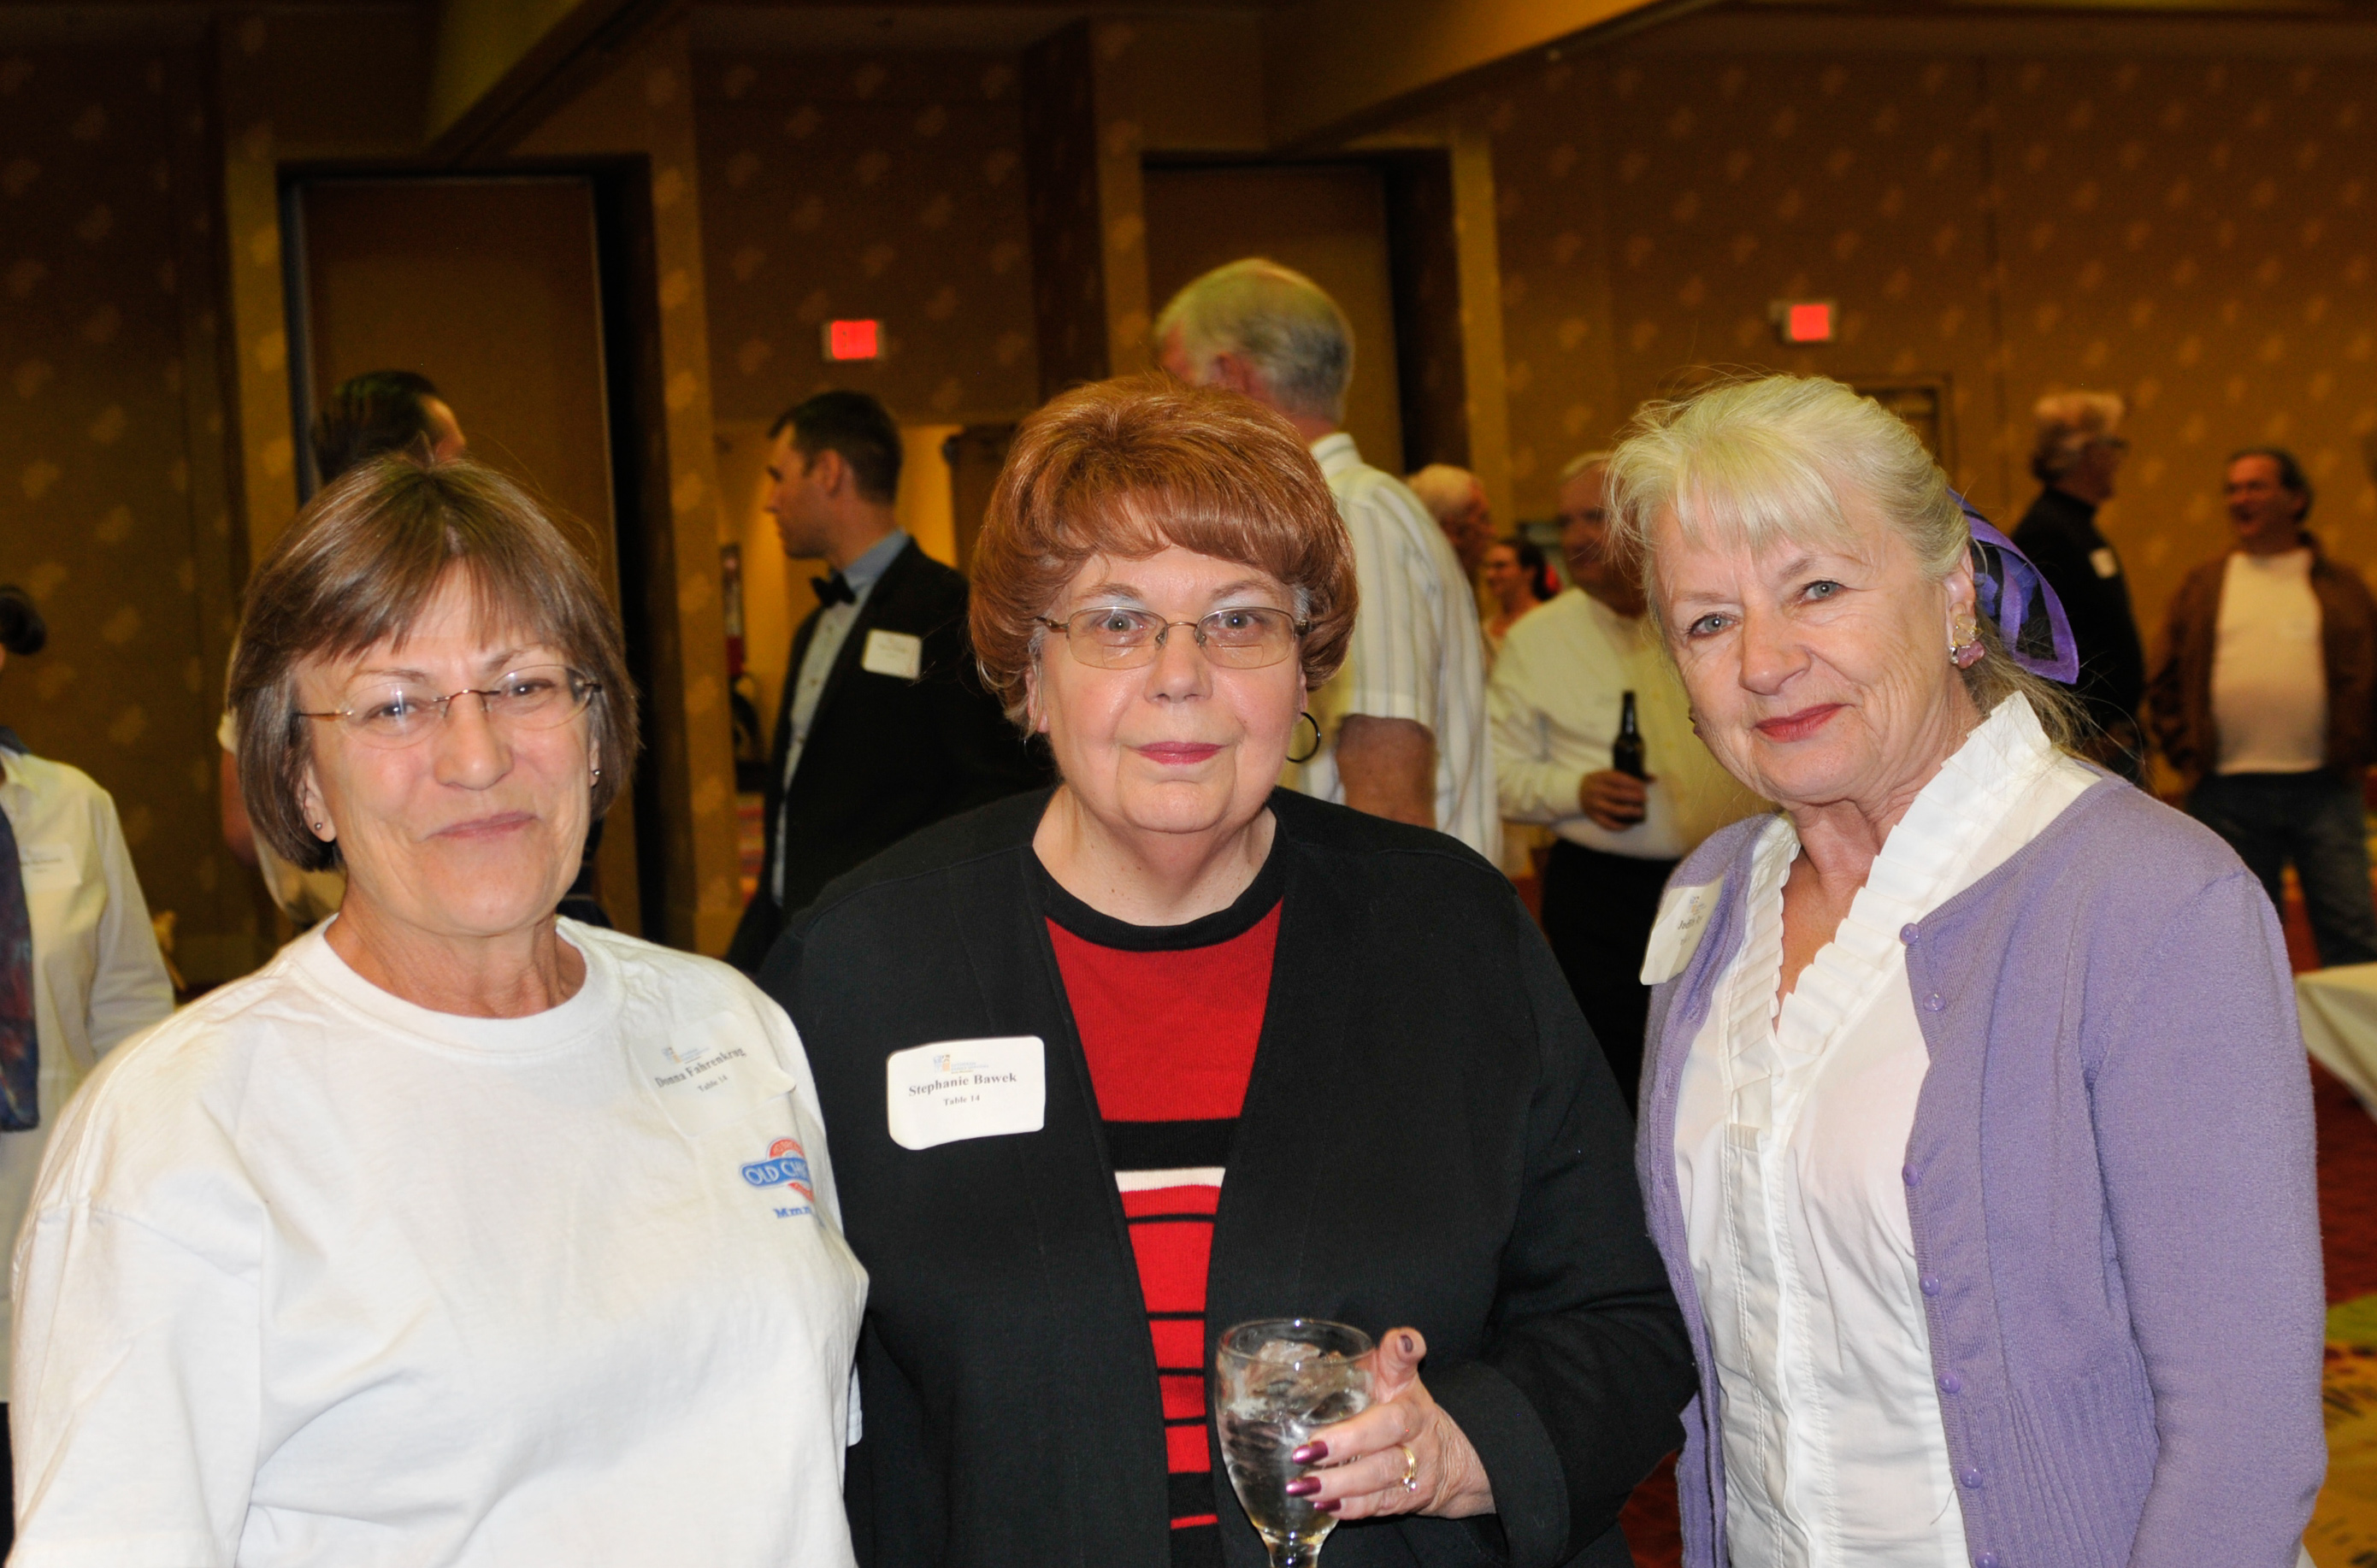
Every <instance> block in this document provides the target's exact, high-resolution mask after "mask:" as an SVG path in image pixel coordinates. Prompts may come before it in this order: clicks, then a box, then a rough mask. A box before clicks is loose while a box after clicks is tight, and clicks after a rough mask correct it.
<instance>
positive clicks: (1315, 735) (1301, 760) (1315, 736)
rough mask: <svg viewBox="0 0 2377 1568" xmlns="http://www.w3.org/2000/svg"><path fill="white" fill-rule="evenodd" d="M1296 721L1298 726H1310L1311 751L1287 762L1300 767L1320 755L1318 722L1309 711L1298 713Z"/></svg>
mask: <svg viewBox="0 0 2377 1568" xmlns="http://www.w3.org/2000/svg"><path fill="white" fill-rule="evenodd" d="M1296 723H1298V724H1310V725H1311V726H1312V749H1311V750H1309V751H1308V752H1306V753H1305V754H1304V755H1303V756H1301V757H1290V758H1289V759H1288V760H1289V761H1291V762H1294V763H1296V765H1297V766H1299V767H1301V766H1302V765H1303V764H1305V763H1307V762H1309V761H1311V760H1313V759H1314V758H1315V757H1318V756H1320V720H1319V719H1316V718H1314V717H1313V716H1312V714H1311V712H1310V711H1309V710H1307V711H1306V712H1301V713H1298V714H1297V715H1296Z"/></svg>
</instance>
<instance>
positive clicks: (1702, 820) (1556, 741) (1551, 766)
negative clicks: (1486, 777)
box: [1486, 588, 1761, 860]
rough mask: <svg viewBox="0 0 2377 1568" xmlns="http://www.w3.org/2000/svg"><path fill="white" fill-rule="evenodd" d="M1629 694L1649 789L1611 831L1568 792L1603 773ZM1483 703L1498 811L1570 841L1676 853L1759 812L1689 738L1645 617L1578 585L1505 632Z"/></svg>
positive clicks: (1671, 856)
mask: <svg viewBox="0 0 2377 1568" xmlns="http://www.w3.org/2000/svg"><path fill="white" fill-rule="evenodd" d="M1629 691H1631V692H1632V693H1634V712H1635V718H1636V721H1637V723H1638V724H1639V726H1640V728H1641V729H1642V752H1643V757H1644V760H1645V761H1646V763H1647V765H1648V770H1649V772H1650V774H1651V784H1650V788H1649V790H1648V791H1647V792H1646V793H1647V796H1648V799H1647V800H1646V802H1645V806H1644V811H1643V817H1642V820H1641V821H1639V822H1637V823H1635V824H1634V825H1633V826H1632V827H1630V828H1627V829H1624V830H1622V831H1620V832H1611V831H1610V830H1608V829H1607V828H1605V827H1603V826H1601V825H1600V824H1599V823H1597V822H1595V820H1593V819H1592V818H1590V817H1588V816H1586V815H1585V814H1584V812H1583V808H1581V807H1580V806H1579V804H1578V801H1577V790H1578V786H1579V785H1581V784H1583V782H1584V776H1585V775H1586V774H1587V773H1598V772H1607V770H1608V767H1609V748H1610V743H1611V742H1612V741H1614V740H1616V739H1617V738H1618V725H1619V719H1620V716H1621V712H1622V710H1623V706H1624V700H1625V695H1626V693H1627V692H1629ZM1486 706H1487V712H1489V713H1490V714H1491V715H1492V717H1493V722H1494V781H1495V784H1497V785H1498V786H1499V789H1500V791H1501V796H1502V815H1503V816H1504V817H1506V818H1508V819H1510V820H1511V821H1514V822H1541V823H1545V824H1547V825H1548V826H1549V827H1550V828H1551V830H1552V831H1553V832H1556V833H1558V834H1559V836H1560V837H1562V838H1564V839H1566V840H1568V841H1569V842H1570V843H1571V844H1583V846H1584V847H1585V848H1587V849H1597V850H1601V851H1603V852H1605V853H1607V854H1610V855H1625V856H1632V857H1634V858H1635V859H1638V860H1675V859H1679V858H1681V857H1682V856H1686V855H1690V853H1691V852H1692V851H1693V850H1695V849H1697V848H1699V847H1700V843H1701V841H1702V839H1704V838H1706V837H1708V836H1709V834H1711V833H1713V832H1716V830H1717V829H1719V828H1721V827H1723V826H1725V825H1726V823H1727V822H1736V821H1739V820H1741V819H1742V818H1744V817H1747V816H1749V815H1750V813H1751V812H1753V811H1756V810H1759V809H1760V808H1761V802H1760V801H1759V799H1758V797H1757V796H1754V795H1751V794H1750V792H1749V791H1748V790H1746V789H1744V788H1742V787H1741V785H1740V784H1738V783H1737V782H1736V781H1735V779H1734V777H1733V775H1732V774H1730V773H1728V772H1726V771H1725V770H1724V769H1723V768H1722V767H1720V766H1719V765H1718V764H1717V760H1716V759H1715V758H1714V757H1712V756H1710V755H1709V749H1708V748H1707V747H1705V746H1703V745H1702V744H1701V738H1700V736H1697V735H1694V734H1693V733H1692V721H1691V700H1690V698H1689V697H1687V696H1686V695H1685V692H1684V685H1683V682H1682V681H1681V680H1679V679H1678V678H1677V676H1676V671H1675V666H1674V665H1673V664H1669V663H1668V661H1667V656H1666V652H1664V651H1663V650H1662V649H1661V648H1660V647H1659V645H1658V640H1657V638H1656V637H1655V635H1654V633H1653V632H1652V630H1651V628H1650V626H1649V624H1648V622H1647V620H1646V619H1645V618H1644V617H1642V616H1621V615H1619V613H1618V612H1617V611H1615V610H1613V609H1611V608H1610V607H1609V606H1608V605H1607V604H1603V603H1602V602H1601V601H1600V600H1598V599H1595V597H1594V596H1593V595H1592V594H1590V593H1587V592H1585V591H1584V590H1583V589H1582V588H1571V589H1569V590H1567V591H1566V592H1563V593H1561V594H1560V595H1559V597H1558V598H1556V599H1554V600H1552V601H1551V603H1549V604H1543V605H1540V606H1538V607H1537V608H1535V609H1534V610H1531V611H1529V612H1528V613H1527V614H1526V615H1525V616H1523V617H1522V618H1521V619H1520V621H1519V622H1518V624H1517V625H1515V626H1513V627H1511V632H1510V635H1509V636H1508V637H1506V638H1504V639H1503V641H1502V653H1501V656H1500V657H1499V659H1497V660H1496V661H1495V662H1494V674H1493V677H1492V678H1491V679H1490V680H1488V681H1487V683H1486Z"/></svg>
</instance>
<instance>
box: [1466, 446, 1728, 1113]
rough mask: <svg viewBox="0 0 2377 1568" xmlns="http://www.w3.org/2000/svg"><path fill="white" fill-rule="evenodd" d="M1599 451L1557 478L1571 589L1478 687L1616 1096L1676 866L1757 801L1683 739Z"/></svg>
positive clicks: (1638, 1054) (1628, 1090)
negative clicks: (1646, 960)
mask: <svg viewBox="0 0 2377 1568" xmlns="http://www.w3.org/2000/svg"><path fill="white" fill-rule="evenodd" d="M1606 459H1607V454H1606V453H1602V452H1588V453H1586V454H1585V455H1584V456H1583V457H1581V458H1578V459H1577V460H1576V461H1573V462H1571V463H1570V464H1569V465H1568V468H1567V470H1566V471H1565V472H1564V473H1563V474H1562V475H1561V480H1560V491H1559V505H1560V513H1559V516H1560V543H1561V546H1562V548H1563V549H1565V550H1566V552H1567V554H1568V565H1569V576H1570V578H1571V581H1572V582H1573V583H1574V586H1573V587H1572V588H1571V589H1570V590H1569V591H1568V592H1564V593H1562V594H1560V595H1559V597H1558V598H1556V599H1554V600H1553V601H1552V602H1551V603H1550V604H1545V605H1543V606H1542V607H1541V608H1539V609H1537V610H1535V611H1534V612H1532V613H1531V614H1529V615H1528V616H1525V617H1524V618H1523V619H1522V620H1520V621H1519V622H1517V623H1516V624H1514V625H1513V626H1512V627H1511V632H1510V636H1509V638H1508V639H1507V640H1505V641H1504V642H1503V644H1502V653H1501V657H1500V658H1499V660H1498V661H1497V662H1496V664H1495V665H1494V674H1493V677H1492V679H1491V681H1490V682H1489V683H1488V684H1487V712H1489V714H1490V715H1491V720H1492V734H1493V740H1494V770H1495V776H1496V779H1497V780H1498V782H1499V789H1500V794H1501V805H1502V815H1503V816H1504V817H1505V818H1507V819H1509V820H1512V821H1521V822H1541V823H1545V824H1547V825H1549V826H1550V828H1551V829H1552V831H1553V832H1554V833H1555V834H1557V835H1558V836H1557V838H1556V839H1555V841H1554V843H1553V844H1552V848H1551V856H1550V858H1549V860H1548V861H1547V863H1546V864H1545V867H1544V899H1543V921H1544V934H1545V936H1546V937H1547V938H1548V939H1549V940H1550V942H1551V947H1552V952H1553V955H1554V956H1555V957H1557V958H1558V959H1559V964H1560V968H1561V969H1562V970H1563V971H1564V972H1565V973H1566V974H1567V976H1568V983H1569V987H1570V988H1571V990H1573V991H1575V993H1576V999H1577V1005H1578V1006H1579V1007H1581V1008H1583V1011H1584V1016H1585V1020H1586V1022H1588V1023H1591V1024H1592V1025H1593V1032H1594V1034H1595V1035H1596V1036H1598V1037H1599V1039H1600V1041H1601V1049H1602V1052H1603V1054H1604V1055H1605V1056H1607V1058H1608V1059H1609V1068H1610V1071H1612V1072H1613V1073H1615V1074H1616V1075H1617V1078H1618V1087H1619V1090H1620V1092H1622V1093H1623V1094H1624V1095H1625V1096H1626V1103H1627V1104H1628V1106H1630V1107H1631V1106H1632V1105H1633V1103H1634V1090H1635V1080H1636V1079H1637V1078H1638V1077H1640V1076H1641V1073H1642V1029H1643V1025H1644V1023H1645V1022H1646V1018H1647V1014H1648V1011H1649V1008H1650V990H1649V988H1648V987H1645V986H1644V985H1643V984H1642V979H1641V974H1642V951H1643V948H1644V947H1645V946H1646V945H1647V944H1648V943H1649V941H1650V937H1651V924H1652V920H1653V918H1654V916H1656V915H1657V913H1658V909H1659V893H1660V891H1661V890H1662V889H1663V888H1665V887H1666V881H1667V873H1668V872H1670V871H1672V870H1674V869H1675V867H1676V862H1677V861H1678V859H1680V858H1682V857H1683V856H1685V855H1687V854H1689V853H1690V851H1691V850H1692V848H1693V846H1695V845H1696V844H1699V843H1700V841H1701V840H1702V839H1703V838H1706V837H1707V836H1708V835H1709V834H1710V833H1711V832H1714V831H1715V830H1716V829H1718V828H1720V827H1722V826H1724V825H1725V824H1726V823H1727V822H1729V821H1733V820H1737V819H1738V818H1740V817H1742V816H1745V815H1747V814H1748V813H1749V812H1750V811H1752V810H1754V809H1756V808H1757V804H1758V803H1757V802H1756V801H1755V800H1753V799H1752V798H1750V796H1747V795H1745V794H1744V793H1743V792H1742V790H1741V788H1740V786H1739V785H1738V784H1735V783H1734V781H1733V779H1732V778H1731V776H1730V775H1728V774H1727V773H1726V772H1724V770H1722V769H1721V768H1719V767H1718V766H1717V765H1716V761H1715V760H1714V758H1712V757H1711V756H1710V755H1709V754H1708V751H1707V748H1704V747H1702V745H1701V743H1700V739H1699V737H1698V736H1694V735H1693V734H1692V729H1691V718H1690V712H1689V711H1688V708H1687V704H1686V702H1685V699H1684V691H1683V687H1682V686H1681V685H1680V684H1679V683H1678V681H1677V679H1676V676H1675V673H1674V671H1673V670H1672V669H1671V668H1670V667H1669V665H1668V664H1667V662H1666V655H1665V654H1664V653H1662V652H1660V650H1659V647H1658V640H1657V635H1656V633H1655V632H1654V631H1653V629H1652V628H1651V627H1650V625H1649V623H1648V621H1647V620H1646V619H1645V617H1644V616H1643V609H1644V604H1643V598H1642V585H1641V583H1639V582H1638V581H1636V580H1635V578H1634V576H1633V574H1632V573H1631V572H1630V571H1629V570H1628V569H1626V567H1625V566H1624V565H1623V564H1622V563H1620V562H1618V561H1615V560H1612V559H1611V558H1610V555H1609V552H1608V549H1607V544H1608V521H1607V513H1606V511H1605V509H1604V507H1603V494H1602V490H1603V469H1604V462H1605V461H1606Z"/></svg>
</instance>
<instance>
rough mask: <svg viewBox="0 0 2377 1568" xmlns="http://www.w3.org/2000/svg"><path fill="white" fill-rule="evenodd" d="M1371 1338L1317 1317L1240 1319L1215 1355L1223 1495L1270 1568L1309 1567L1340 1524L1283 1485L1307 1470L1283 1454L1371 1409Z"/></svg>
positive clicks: (1215, 1416) (1216, 1418) (1215, 1422)
mask: <svg viewBox="0 0 2377 1568" xmlns="http://www.w3.org/2000/svg"><path fill="white" fill-rule="evenodd" d="M1370 1349H1371V1345H1370V1336H1369V1335H1367V1334H1364V1333H1363V1332H1362V1331H1361V1330H1360V1329H1357V1328H1348V1327H1347V1326H1346V1325H1345V1324H1344V1323H1328V1322H1325V1321H1323V1320H1321V1319H1319V1318H1262V1319H1258V1320H1257V1321H1255V1322H1253V1323H1240V1324H1238V1325H1237V1326H1236V1327H1235V1328H1233V1329H1231V1330H1229V1331H1228V1332H1227V1333H1225V1334H1224V1335H1222V1337H1221V1341H1220V1343H1219V1344H1218V1345H1217V1346H1216V1347H1214V1350H1213V1427H1214V1430H1216V1431H1218V1432H1219V1433H1220V1434H1221V1439H1222V1461H1223V1464H1224V1466H1227V1468H1228V1469H1229V1472H1230V1489H1231V1490H1233V1491H1235V1492H1236V1493H1237V1494H1238V1505H1239V1506H1240V1507H1242V1508H1244V1509H1245V1510H1246V1511H1247V1517H1248V1519H1249V1520H1251V1521H1253V1523H1254V1526H1255V1529H1256V1530H1257V1532H1259V1533H1260V1535H1261V1536H1262V1538H1263V1545H1264V1546H1266V1547H1267V1548H1269V1549H1270V1550H1271V1561H1272V1568H1312V1564H1313V1563H1314V1562H1317V1561H1318V1560H1319V1558H1320V1543H1321V1542H1322V1541H1324V1540H1327V1539H1328V1538H1329V1532H1330V1531H1331V1530H1332V1529H1334V1528H1336V1526H1337V1518H1336V1515H1335V1514H1324V1513H1322V1512H1321V1511H1320V1509H1318V1508H1315V1507H1313V1506H1312V1504H1311V1502H1308V1500H1306V1499H1304V1498H1301V1497H1290V1496H1288V1495H1287V1483H1288V1482H1290V1481H1292V1480H1294V1479H1296V1478H1297V1477H1298V1476H1301V1475H1303V1474H1304V1473H1305V1469H1306V1466H1302V1465H1298V1464H1296V1462H1295V1461H1293V1460H1292V1459H1290V1458H1289V1457H1288V1455H1289V1454H1294V1453H1295V1452H1296V1450H1297V1449H1299V1448H1301V1447H1303V1446H1304V1445H1305V1443H1307V1442H1309V1441H1311V1437H1312V1434H1313V1433H1314V1432H1316V1431H1319V1430H1320V1429H1321V1428H1323V1427H1326V1426H1332V1425H1334V1424H1335V1423H1337V1422H1339V1421H1342V1420H1344V1419H1346V1418H1348V1417H1352V1416H1358V1415H1360V1414H1361V1413H1362V1412H1363V1411H1364V1410H1366V1409H1368V1408H1369V1405H1370V1369H1369V1368H1368V1365H1366V1364H1364V1362H1363V1360H1362V1358H1364V1357H1366V1356H1368V1354H1369V1353H1370Z"/></svg>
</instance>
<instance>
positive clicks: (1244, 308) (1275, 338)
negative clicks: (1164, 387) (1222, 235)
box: [1155, 256, 1354, 421]
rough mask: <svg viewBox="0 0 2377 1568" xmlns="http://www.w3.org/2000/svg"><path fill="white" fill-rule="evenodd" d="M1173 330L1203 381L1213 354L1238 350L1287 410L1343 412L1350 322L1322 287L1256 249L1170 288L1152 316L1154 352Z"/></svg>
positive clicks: (1350, 378)
mask: <svg viewBox="0 0 2377 1568" xmlns="http://www.w3.org/2000/svg"><path fill="white" fill-rule="evenodd" d="M1175 332H1178V333H1179V334H1180V351H1181V353H1185V354H1187V355H1188V356H1189V365H1190V366H1191V368H1192V369H1193V370H1194V371H1195V376H1194V377H1193V379H1196V380H1199V381H1202V380H1203V379H1204V378H1205V377H1206V374H1207V372H1208V371H1209V370H1211V368H1212V364H1213V361H1214V360H1215V359H1216V358H1218V357H1219V356H1221V355H1223V354H1225V353H1234V354H1237V355H1238V356H1240V357H1241V358H1243V359H1245V360H1246V361H1247V363H1248V364H1249V365H1252V366H1253V367H1254V370H1255V374H1256V375H1258V376H1260V377H1261V378H1262V384H1263V389H1264V390H1265V391H1267V392H1269V393H1270V394H1271V396H1272V400H1273V401H1276V402H1277V403H1278V404H1279V406H1280V407H1281V408H1282V409H1284V410H1285V411H1286V412H1288V413H1300V414H1303V415H1305V416H1306V417H1307V418H1311V419H1327V420H1331V421H1337V420H1342V419H1344V417H1345V389H1346V388H1347V387H1350V386H1352V385H1353V384H1354V328H1353V324H1352V323H1350V322H1348V321H1347V320H1346V319H1345V313H1344V311H1342V310H1340V309H1338V308H1337V302H1336V301H1335V300H1333V299H1331V298H1330V297H1329V295H1328V293H1327V291H1325V290H1323V289H1322V288H1321V286H1320V284H1318V283H1316V282H1314V281H1312V280H1311V279H1309V278H1308V277H1306V276H1305V275H1304V274H1303V273H1301V272H1298V271H1296V269H1294V268H1292V267H1282V266H1281V265H1280V264H1279V263H1278V262H1276V261H1272V260H1268V259H1266V258H1264V257H1260V256H1250V257H1247V258H1246V259H1245V260H1243V261H1233V262H1229V263H1228V264H1226V265H1224V266H1221V267H1216V268H1214V269H1212V271H1211V272H1208V273H1206V274H1205V275H1204V276H1203V277H1201V278H1199V279H1197V280H1195V281H1192V282H1190V283H1189V285H1188V286H1186V287H1185V288H1183V289H1182V290H1181V291H1180V292H1179V293H1177V294H1174V295H1173V296H1172V302H1171V303H1170V304H1169V305H1165V307H1164V314H1163V315H1161V316H1159V317H1156V318H1155V343H1156V350H1157V352H1158V353H1159V354H1160V353H1162V352H1163V348H1164V345H1165V340H1167V339H1168V338H1170V337H1171V336H1172V334H1173V333H1175Z"/></svg>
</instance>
